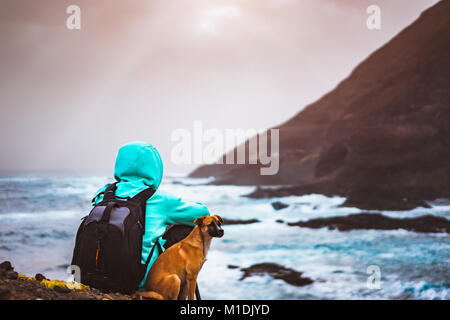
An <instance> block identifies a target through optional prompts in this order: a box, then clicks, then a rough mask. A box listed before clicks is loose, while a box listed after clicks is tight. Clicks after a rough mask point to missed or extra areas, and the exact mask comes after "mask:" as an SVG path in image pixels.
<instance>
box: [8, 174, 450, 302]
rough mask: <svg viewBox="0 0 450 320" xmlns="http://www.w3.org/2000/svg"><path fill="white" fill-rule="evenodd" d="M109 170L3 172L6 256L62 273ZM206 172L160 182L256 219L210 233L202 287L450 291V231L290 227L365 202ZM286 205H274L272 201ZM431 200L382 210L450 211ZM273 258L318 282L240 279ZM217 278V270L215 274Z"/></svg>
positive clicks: (225, 291)
mask: <svg viewBox="0 0 450 320" xmlns="http://www.w3.org/2000/svg"><path fill="white" fill-rule="evenodd" d="M107 182H112V180H111V178H108V177H106V176H88V175H62V174H45V175H44V174H15V175H1V176H0V262H1V261H4V260H9V261H11V262H12V264H13V266H14V267H15V269H16V271H18V272H19V273H24V274H27V275H30V276H34V274H36V273H38V272H40V273H43V274H44V275H45V276H47V277H49V278H52V279H61V280H65V279H67V277H68V274H66V268H67V266H68V264H70V261H71V257H72V250H73V245H74V239H75V233H76V230H77V228H78V225H79V224H80V219H81V218H82V217H84V216H85V215H87V214H88V213H89V210H90V204H91V202H90V201H91V199H92V197H93V195H94V193H95V192H96V191H97V190H98V189H99V188H100V187H101V186H103V185H104V184H105V183H107ZM205 182H207V180H199V179H195V180H194V179H189V178H186V177H184V176H181V175H170V174H168V175H165V176H164V178H163V183H162V185H161V188H164V189H165V190H167V191H169V192H172V193H174V194H177V195H180V196H182V197H183V198H184V199H185V200H191V201H200V202H203V203H205V204H206V205H207V206H208V207H209V209H210V211H211V213H214V214H220V215H222V216H223V217H224V218H228V219H243V220H244V219H245V220H246V219H258V220H260V222H258V223H253V224H247V225H225V226H224V230H225V236H224V237H223V238H221V239H214V240H213V242H212V246H211V250H210V252H209V254H208V260H207V261H206V263H205V265H204V267H203V269H202V271H201V272H200V275H199V279H198V282H199V288H200V290H201V294H202V297H203V298H204V299H450V293H449V290H450V237H449V235H448V234H447V233H416V232H410V231H405V230H392V231H380V230H356V231H347V232H341V231H337V230H328V229H326V228H322V229H309V228H299V227H291V226H288V225H287V224H286V223H278V222H276V220H280V219H281V220H283V221H285V222H297V221H299V220H308V219H312V218H318V217H330V216H337V215H342V216H343V215H348V214H352V213H358V212H361V210H359V209H357V208H341V207H340V206H339V205H340V204H342V203H343V202H344V200H345V199H344V198H340V197H332V198H330V197H325V196H322V195H305V196H300V197H299V196H292V197H284V198H277V199H257V200H255V199H248V198H246V197H242V195H245V194H248V193H250V192H251V191H253V190H254V187H241V186H239V187H237V186H210V185H205ZM274 201H282V202H284V203H287V204H289V207H288V208H286V209H283V210H280V211H276V210H274V208H273V207H272V205H271V203H272V202H274ZM430 205H431V206H432V207H431V208H429V209H426V208H416V209H414V210H411V211H406V212H404V211H403V212H395V211H383V212H382V213H383V214H385V215H388V216H392V217H398V218H399V217H400V218H402V217H415V216H422V215H425V214H433V215H437V216H444V217H446V218H447V219H450V203H449V202H446V201H440V202H439V201H437V202H433V203H430ZM263 262H272V263H277V264H279V265H282V266H284V267H287V268H292V269H295V270H297V271H300V272H303V276H305V277H308V278H311V279H312V280H314V283H313V284H311V285H307V286H304V287H296V286H292V285H290V284H287V283H285V282H284V281H283V280H274V279H272V278H271V277H269V276H251V277H248V278H246V279H244V280H242V281H241V280H240V278H241V275H242V271H240V270H239V269H230V268H228V267H227V266H228V265H235V266H239V267H241V268H242V267H249V266H251V265H253V264H257V263H263ZM370 265H377V266H379V268H380V270H381V284H380V289H370V288H368V287H367V279H368V277H369V276H370V275H369V274H367V267H368V266H370ZM211 279H212V280H211Z"/></svg>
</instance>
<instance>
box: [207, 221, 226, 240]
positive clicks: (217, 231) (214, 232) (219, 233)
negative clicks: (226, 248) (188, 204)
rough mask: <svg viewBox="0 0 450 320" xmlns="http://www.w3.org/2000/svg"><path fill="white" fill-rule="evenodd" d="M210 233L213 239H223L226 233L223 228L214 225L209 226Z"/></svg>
mask: <svg viewBox="0 0 450 320" xmlns="http://www.w3.org/2000/svg"><path fill="white" fill-rule="evenodd" d="M208 233H209V235H210V236H211V237H216V238H222V237H223V235H224V233H225V232H224V231H223V229H222V228H221V227H219V226H217V225H216V224H214V225H209V226H208Z"/></svg>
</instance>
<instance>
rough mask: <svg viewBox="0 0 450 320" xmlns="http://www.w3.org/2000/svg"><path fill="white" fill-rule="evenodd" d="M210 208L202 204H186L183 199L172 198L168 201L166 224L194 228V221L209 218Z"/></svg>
mask: <svg viewBox="0 0 450 320" xmlns="http://www.w3.org/2000/svg"><path fill="white" fill-rule="evenodd" d="M209 215H210V213H209V210H208V208H207V207H206V206H205V205H204V204H202V203H200V202H185V201H183V200H181V197H175V196H172V195H171V196H170V197H169V199H168V201H167V212H166V223H167V224H186V225H190V226H193V225H194V220H195V219H197V218H200V217H202V216H209Z"/></svg>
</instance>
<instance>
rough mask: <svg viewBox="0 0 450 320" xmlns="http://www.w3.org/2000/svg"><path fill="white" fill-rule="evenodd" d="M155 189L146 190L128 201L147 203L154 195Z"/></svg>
mask: <svg viewBox="0 0 450 320" xmlns="http://www.w3.org/2000/svg"><path fill="white" fill-rule="evenodd" d="M155 191H156V190H155V189H153V188H147V189H144V190H142V191H141V192H139V193H138V194H137V195H135V196H134V197H132V198H130V200H128V201H132V202H135V203H141V202H147V200H148V199H150V197H151V196H153V194H154V193H155Z"/></svg>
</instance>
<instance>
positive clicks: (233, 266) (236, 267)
mask: <svg viewBox="0 0 450 320" xmlns="http://www.w3.org/2000/svg"><path fill="white" fill-rule="evenodd" d="M227 268H228V269H238V268H239V266H235V265H234V264H229V265H228V266H227Z"/></svg>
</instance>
